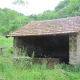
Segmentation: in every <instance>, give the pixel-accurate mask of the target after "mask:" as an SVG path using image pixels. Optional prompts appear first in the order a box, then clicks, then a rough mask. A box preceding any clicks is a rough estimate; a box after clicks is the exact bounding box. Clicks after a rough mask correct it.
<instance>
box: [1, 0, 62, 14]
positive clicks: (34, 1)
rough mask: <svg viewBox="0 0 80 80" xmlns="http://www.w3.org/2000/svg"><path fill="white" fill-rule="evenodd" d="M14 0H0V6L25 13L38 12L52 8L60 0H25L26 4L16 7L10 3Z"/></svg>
mask: <svg viewBox="0 0 80 80" xmlns="http://www.w3.org/2000/svg"><path fill="white" fill-rule="evenodd" d="M14 1H15V0H0V8H10V9H14V10H16V11H18V12H21V13H23V14H25V15H30V14H40V13H42V12H44V11H45V10H54V8H55V7H56V6H57V5H58V4H59V2H60V1H62V0H26V1H27V2H28V4H27V5H26V6H25V7H22V6H21V7H18V6H16V5H13V4H12V3H13V2H14Z"/></svg>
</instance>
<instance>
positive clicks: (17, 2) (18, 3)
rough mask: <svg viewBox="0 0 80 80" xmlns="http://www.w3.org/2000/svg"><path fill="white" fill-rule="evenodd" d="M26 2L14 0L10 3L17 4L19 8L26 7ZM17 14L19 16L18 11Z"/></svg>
mask: <svg viewBox="0 0 80 80" xmlns="http://www.w3.org/2000/svg"><path fill="white" fill-rule="evenodd" d="M27 3H28V2H27V1H24V0H15V1H14V2H13V3H12V4H14V5H17V6H18V7H19V8H18V9H20V7H22V6H24V7H26V5H27ZM19 16H20V13H19Z"/></svg>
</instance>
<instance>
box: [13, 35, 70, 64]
mask: <svg viewBox="0 0 80 80" xmlns="http://www.w3.org/2000/svg"><path fill="white" fill-rule="evenodd" d="M16 42H17V43H16ZM16 44H17V45H16ZM14 46H15V47H17V48H16V49H18V51H19V50H21V49H23V48H24V50H26V51H25V52H26V55H28V56H29V57H31V56H32V54H33V51H34V57H37V58H56V59H59V60H60V62H65V63H68V62H69V34H65V35H63V34H59V35H45V36H44V35H43V36H27V37H15V42H14Z"/></svg>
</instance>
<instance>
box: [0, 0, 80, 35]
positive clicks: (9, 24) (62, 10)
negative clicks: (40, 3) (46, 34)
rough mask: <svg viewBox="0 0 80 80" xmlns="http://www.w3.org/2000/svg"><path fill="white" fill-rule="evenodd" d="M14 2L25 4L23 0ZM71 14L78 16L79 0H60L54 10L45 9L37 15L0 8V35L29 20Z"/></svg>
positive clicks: (62, 16) (48, 18)
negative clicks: (26, 14)
mask: <svg viewBox="0 0 80 80" xmlns="http://www.w3.org/2000/svg"><path fill="white" fill-rule="evenodd" d="M15 3H16V4H18V3H19V4H20V5H25V2H24V0H15ZM26 4H27V3H26ZM71 16H80V0H76V1H75V0H62V1H61V2H60V3H59V4H58V5H57V6H56V7H55V10H52V11H51V10H46V11H44V12H43V13H41V14H38V15H35V14H32V15H29V16H25V15H23V14H21V13H18V12H16V11H14V10H11V9H7V8H4V9H0V35H5V34H8V33H9V32H11V31H14V30H15V29H17V28H20V27H22V26H24V25H25V24H27V23H29V22H30V21H34V20H36V21H37V20H50V19H57V18H64V17H71Z"/></svg>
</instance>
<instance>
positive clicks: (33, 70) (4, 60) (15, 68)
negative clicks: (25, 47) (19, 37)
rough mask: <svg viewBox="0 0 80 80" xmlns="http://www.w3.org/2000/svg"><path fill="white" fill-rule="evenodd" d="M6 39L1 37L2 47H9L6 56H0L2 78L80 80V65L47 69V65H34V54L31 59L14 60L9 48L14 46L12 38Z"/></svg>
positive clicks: (56, 66) (63, 65)
mask: <svg viewBox="0 0 80 80" xmlns="http://www.w3.org/2000/svg"><path fill="white" fill-rule="evenodd" d="M4 39H5V38H1V37H0V44H1V46H2V45H4V46H5V47H7V49H6V50H5V54H4V55H6V56H4V55H2V54H0V77H3V78H4V79H5V80H80V65H78V66H76V67H74V66H72V65H67V64H64V63H62V64H58V65H55V66H54V67H51V68H47V67H46V64H45V63H43V64H38V63H35V64H34V63H33V61H34V60H33V58H34V55H35V53H34V52H33V54H32V58H31V59H26V58H23V59H16V60H14V59H13V57H12V54H11V51H12V50H11V49H10V48H9V47H10V46H12V41H11V40H12V38H9V39H8V40H6V39H5V40H4ZM6 41H7V42H6ZM24 54H25V52H24ZM20 55H21V53H20Z"/></svg>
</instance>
